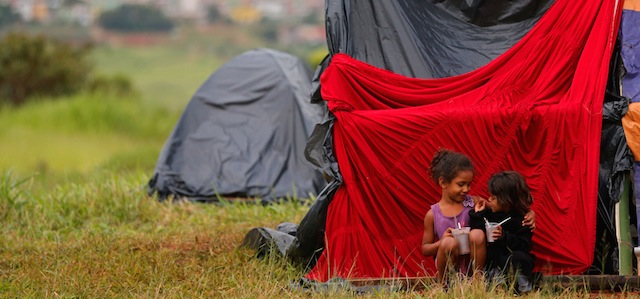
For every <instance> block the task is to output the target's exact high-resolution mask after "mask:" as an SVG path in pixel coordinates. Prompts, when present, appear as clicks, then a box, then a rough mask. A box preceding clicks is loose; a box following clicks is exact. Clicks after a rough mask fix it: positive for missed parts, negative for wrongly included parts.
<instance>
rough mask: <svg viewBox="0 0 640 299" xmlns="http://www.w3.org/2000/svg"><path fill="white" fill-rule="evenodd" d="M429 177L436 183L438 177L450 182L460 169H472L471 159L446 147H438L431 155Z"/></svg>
mask: <svg viewBox="0 0 640 299" xmlns="http://www.w3.org/2000/svg"><path fill="white" fill-rule="evenodd" d="M429 170H430V172H431V178H433V180H434V181H435V182H436V184H438V179H439V178H441V177H442V178H443V179H444V181H445V183H448V182H451V180H453V179H454V178H455V177H456V176H457V175H458V172H460V171H465V170H470V171H472V172H473V171H474V167H473V163H471V159H469V157H467V156H465V155H464V154H461V153H458V152H454V151H452V150H448V149H444V148H441V149H438V150H437V151H436V153H435V154H434V155H433V159H432V160H431V166H430V169H429Z"/></svg>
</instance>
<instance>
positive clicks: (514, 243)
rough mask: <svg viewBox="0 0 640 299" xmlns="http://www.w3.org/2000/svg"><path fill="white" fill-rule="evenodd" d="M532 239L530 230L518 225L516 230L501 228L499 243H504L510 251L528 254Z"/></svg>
mask: <svg viewBox="0 0 640 299" xmlns="http://www.w3.org/2000/svg"><path fill="white" fill-rule="evenodd" d="M532 237H533V232H532V231H531V228H529V227H526V226H522V225H518V226H517V228H515V229H511V230H506V229H504V228H503V229H502V236H501V237H500V241H502V242H504V243H505V244H506V246H507V247H508V248H509V249H510V250H513V251H516V250H517V251H525V252H529V251H531V244H532V242H531V238H532Z"/></svg>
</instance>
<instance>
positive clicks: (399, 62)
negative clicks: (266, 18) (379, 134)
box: [262, 0, 630, 273]
mask: <svg viewBox="0 0 640 299" xmlns="http://www.w3.org/2000/svg"><path fill="white" fill-rule="evenodd" d="M552 4H553V1H550V0H545V1H510V0H496V1H480V0H464V1H463V0H444V1H443V0H430V1H412V0H398V1H376V0H358V1H352V0H327V1H326V2H325V13H326V30H327V46H328V50H329V55H328V56H327V57H326V58H325V59H324V61H323V62H322V63H321V64H320V66H318V68H317V69H316V72H315V75H314V79H313V89H312V97H311V99H312V101H313V102H318V103H321V102H323V100H322V97H321V94H320V85H319V78H320V76H321V75H322V73H323V71H324V69H325V68H326V67H327V66H328V65H329V63H330V62H331V57H332V55H333V54H336V53H345V54H348V55H350V56H351V57H353V58H356V59H358V60H361V61H364V62H366V63H368V64H372V65H374V66H377V67H380V68H383V69H387V70H390V71H392V72H395V73H398V74H401V75H405V76H408V77H415V78H444V77H450V76H455V75H459V74H463V73H466V72H469V71H472V70H475V69H477V68H479V67H482V66H483V65H485V64H487V63H488V62H489V61H491V60H493V59H495V58H496V57H498V56H499V55H500V54H502V53H504V52H505V51H506V50H507V49H509V48H510V47H511V46H513V45H514V44H515V43H516V42H518V41H519V40H520V39H521V38H522V37H523V36H524V35H525V34H526V33H527V32H528V31H529V29H531V28H532V27H533V26H534V25H535V23H536V22H537V21H538V19H539V18H540V17H541V16H542V15H543V14H544V12H545V11H546V10H547V9H548V8H549V7H550V6H551V5H552ZM576 5H578V4H576ZM612 64H615V61H612ZM618 76H619V74H617V73H616V72H612V73H611V74H610V84H609V85H610V86H613V85H612V84H615V82H613V80H615V78H617V77H618ZM609 94H610V95H614V93H611V92H610V93H609ZM603 96H604V95H603ZM605 101H606V103H605V109H604V110H603V121H604V122H605V123H604V124H603V139H602V145H601V148H602V150H601V152H602V153H603V154H602V155H601V162H600V163H601V171H600V181H599V195H600V198H601V201H600V202H599V208H598V219H597V221H598V228H599V232H602V230H607V231H609V232H610V231H615V223H614V222H613V221H614V219H612V218H611V217H607V216H606V215H604V214H602V213H603V212H604V211H611V210H612V207H613V206H612V205H613V204H614V203H615V202H616V201H617V199H618V197H616V196H619V194H620V192H619V190H621V184H622V180H621V176H622V175H624V172H625V171H627V172H628V170H629V169H630V163H629V162H630V160H629V159H630V157H629V156H628V155H627V154H628V149H627V150H626V151H625V149H626V148H627V146H626V141H625V139H624V135H623V131H622V127H621V125H620V122H619V119H620V118H621V117H622V115H624V111H626V106H624V105H626V104H625V103H624V101H622V102H621V101H619V97H615V96H613V97H609V98H608V99H607V100H605ZM620 105H622V106H624V107H622V106H620ZM607 107H611V108H614V109H608V108H607ZM621 113H622V114H621ZM332 122H333V117H332V116H331V115H326V116H325V120H324V121H323V124H322V125H319V126H318V127H317V128H316V130H315V131H314V133H313V134H312V135H311V138H310V142H309V145H308V146H307V149H306V152H307V158H308V159H309V161H311V162H312V163H313V164H314V165H316V167H317V168H318V169H322V170H323V171H325V172H326V173H327V174H328V175H330V176H332V178H333V181H332V182H331V183H330V184H329V185H328V186H327V187H326V188H325V189H323V191H322V192H321V194H320V195H319V196H318V200H317V201H316V202H315V203H314V204H313V206H312V207H311V210H310V211H309V213H308V214H307V215H306V216H305V217H304V219H303V220H302V221H301V222H300V224H299V228H298V232H297V234H295V237H294V238H295V240H293V241H291V242H290V243H289V244H288V246H287V248H286V250H284V251H283V252H285V253H286V255H287V257H289V258H291V259H293V260H298V261H303V262H304V263H305V264H307V265H309V266H312V265H313V263H314V260H313V259H314V258H315V257H316V256H318V253H319V252H321V251H322V249H323V246H324V244H323V237H324V229H325V221H326V219H325V217H326V211H327V209H328V205H329V204H330V202H331V198H332V196H333V194H334V193H335V191H336V190H337V188H338V187H339V186H340V185H341V183H342V182H341V177H340V175H339V170H338V165H337V162H336V160H335V159H334V157H333V153H332V135H331V126H332V125H331V124H332ZM627 166H628V167H627ZM603 198H604V200H602V199H603ZM594 221H596V220H595V219H594ZM292 235H294V234H292ZM614 235H615V234H614ZM607 236H610V235H607ZM265 241H268V238H267V239H266V240H265ZM262 246H265V244H262ZM607 246H609V248H611V246H614V247H615V246H617V244H611V243H609V245H607ZM596 247H603V244H601V243H598V244H597V245H596ZM598 249H599V248H596V250H598ZM615 251H616V249H615V248H613V249H612V251H610V252H609V253H608V256H611V254H612V252H615ZM609 263H610V264H609V265H604V268H603V267H602V265H601V266H598V265H596V264H595V263H594V267H592V268H593V269H592V272H594V273H595V272H600V273H603V272H609V271H612V269H613V268H615V267H617V266H615V265H617V262H616V261H609ZM614 264H615V265H614ZM615 270H616V271H617V268H616V269H615Z"/></svg>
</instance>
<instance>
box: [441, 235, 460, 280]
mask: <svg viewBox="0 0 640 299" xmlns="http://www.w3.org/2000/svg"><path fill="white" fill-rule="evenodd" d="M457 260H458V241H456V239H454V238H453V237H445V238H444V239H442V240H441V241H440V247H439V248H438V253H437V254H436V268H437V269H438V281H439V282H440V283H444V282H445V281H444V275H445V273H446V271H448V269H449V267H452V266H453V265H455V263H456V262H457Z"/></svg>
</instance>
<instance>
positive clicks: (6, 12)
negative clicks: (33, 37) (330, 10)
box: [0, 4, 20, 28]
mask: <svg viewBox="0 0 640 299" xmlns="http://www.w3.org/2000/svg"><path fill="white" fill-rule="evenodd" d="M19 21H20V15H18V14H17V13H16V12H15V11H13V9H12V8H11V6H8V5H4V4H0V28H3V27H7V26H11V25H13V24H15V23H17V22H19Z"/></svg>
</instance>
